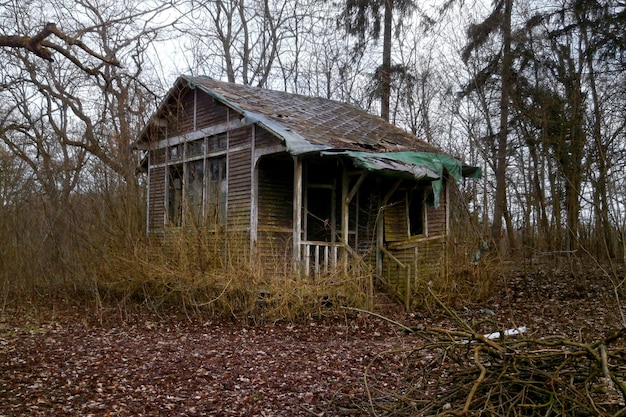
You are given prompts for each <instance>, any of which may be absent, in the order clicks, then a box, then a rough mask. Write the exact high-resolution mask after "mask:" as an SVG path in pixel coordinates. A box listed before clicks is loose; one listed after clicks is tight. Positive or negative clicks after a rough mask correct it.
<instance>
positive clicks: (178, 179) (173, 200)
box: [167, 165, 183, 226]
mask: <svg viewBox="0 0 626 417" xmlns="http://www.w3.org/2000/svg"><path fill="white" fill-rule="evenodd" d="M168 173H169V174H168V181H167V216H168V217H167V218H168V221H169V223H170V224H171V225H173V226H182V214H183V166H182V165H172V166H170V167H169V169H168Z"/></svg>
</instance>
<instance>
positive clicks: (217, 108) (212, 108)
mask: <svg viewBox="0 0 626 417" xmlns="http://www.w3.org/2000/svg"><path fill="white" fill-rule="evenodd" d="M197 91H198V95H197V99H196V100H197V101H196V103H197V108H196V123H197V126H196V128H197V129H202V128H205V127H208V126H214V125H217V124H220V123H224V122H226V121H228V114H229V110H228V108H227V107H226V106H224V105H221V104H218V103H216V102H215V100H214V99H213V97H211V96H209V95H208V94H206V93H203V92H201V91H199V90H197ZM190 95H191V94H190Z"/></svg>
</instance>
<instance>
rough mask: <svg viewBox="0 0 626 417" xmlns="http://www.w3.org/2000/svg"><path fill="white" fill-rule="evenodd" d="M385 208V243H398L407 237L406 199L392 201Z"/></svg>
mask: <svg viewBox="0 0 626 417" xmlns="http://www.w3.org/2000/svg"><path fill="white" fill-rule="evenodd" d="M389 203H390V204H388V205H387V206H386V207H385V211H384V213H385V215H384V217H385V241H386V242H398V241H403V240H406V239H407V238H408V237H409V225H408V219H407V208H406V199H402V200H394V199H392V200H391V201H390V202H389Z"/></svg>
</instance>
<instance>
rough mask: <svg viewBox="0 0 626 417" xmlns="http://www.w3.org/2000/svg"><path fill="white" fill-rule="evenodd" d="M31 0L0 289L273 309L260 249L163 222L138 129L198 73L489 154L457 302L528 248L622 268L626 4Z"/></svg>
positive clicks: (6, 138)
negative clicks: (308, 99)
mask: <svg viewBox="0 0 626 417" xmlns="http://www.w3.org/2000/svg"><path fill="white" fill-rule="evenodd" d="M26 3H27V4H24V3H23V2H18V1H13V0H9V1H5V2H2V3H1V4H0V54H1V60H2V66H1V68H0V139H1V140H0V297H1V298H0V308H1V307H2V305H7V304H10V303H12V302H13V301H14V300H20V299H28V298H30V297H37V296H45V297H60V298H63V297H85V298H86V299H88V300H92V301H95V302H97V303H104V302H108V301H111V300H113V301H114V302H116V303H121V304H123V303H126V302H132V301H136V300H139V301H141V302H146V303H148V304H149V305H150V306H151V307H155V308H156V307H158V306H159V305H161V304H162V303H166V302H169V301H175V302H177V303H182V305H184V306H186V308H189V309H190V310H195V309H201V308H205V307H207V306H210V308H212V309H215V310H217V312H220V313H224V314H226V315H235V316H237V315H239V314H241V315H244V316H245V315H247V314H248V313H249V311H250V310H251V309H253V308H254V303H255V302H256V298H255V297H256V296H257V294H252V295H250V294H248V295H246V291H247V290H248V288H249V286H248V284H247V283H250V282H259V280H263V279H264V278H263V277H262V276H261V275H260V273H259V272H258V271H256V270H255V269H254V266H253V265H252V266H251V265H239V264H237V263H236V262H234V261H232V260H231V259H230V258H229V257H228V255H227V254H226V255H224V253H222V252H220V251H219V250H217V249H216V248H214V247H212V243H211V242H209V241H205V240H203V239H202V237H201V236H200V237H198V236H194V235H189V234H181V236H179V239H180V245H178V246H177V247H176V248H172V247H171V246H163V245H157V244H154V242H151V241H150V240H149V238H148V237H147V236H146V223H145V206H146V202H145V178H144V177H143V176H142V175H141V174H140V173H139V170H138V166H139V163H140V159H141V157H142V155H141V154H140V153H138V152H136V151H134V150H133V147H132V145H133V142H134V141H135V139H136V138H137V137H138V134H139V132H140V131H141V129H142V128H143V126H144V125H145V123H146V122H147V119H148V117H149V116H150V115H151V114H152V113H153V112H154V111H155V109H156V107H157V106H158V104H159V102H160V100H161V99H162V98H163V97H164V95H165V94H166V92H167V89H168V88H169V86H171V85H172V83H173V81H174V80H175V79H176V77H177V76H178V75H180V74H188V75H207V76H210V77H213V78H216V79H220V80H225V81H230V82H236V83H240V84H249V85H253V86H257V87H263V88H268V89H277V90H284V91H288V92H292V93H298V94H304V95H313V96H321V97H325V98H330V99H334V100H339V101H344V102H348V103H351V104H353V105H355V106H358V107H360V108H363V109H365V110H367V111H369V112H372V113H375V114H382V115H383V116H384V117H387V118H388V119H389V121H390V122H391V123H394V124H396V125H398V126H400V127H402V128H404V129H406V130H407V131H410V132H412V133H414V134H415V135H416V136H417V137H419V138H421V139H424V140H426V141H428V142H430V143H432V144H435V145H437V146H439V147H440V148H442V149H443V150H445V151H446V152H449V153H450V154H452V155H454V156H455V157H457V158H459V159H461V160H463V161H464V162H465V163H467V164H470V165H474V166H479V167H481V168H482V169H483V173H484V174H483V178H482V179H481V180H478V181H474V180H468V181H467V182H465V183H460V184H457V187H458V189H457V190H456V191H457V192H456V193H455V195H456V197H455V199H456V201H457V203H458V204H456V206H455V208H454V210H453V212H452V213H451V220H452V226H451V227H452V233H451V237H450V241H451V243H452V247H453V258H452V261H451V263H452V264H453V267H452V268H451V274H456V277H447V278H446V279H447V280H448V281H443V282H442V283H440V285H438V286H437V288H436V290H437V291H439V295H440V296H442V297H443V298H444V299H446V300H448V299H449V300H450V301H451V302H453V301H454V300H453V299H454V298H459V299H464V298H468V299H472V298H479V297H484V296H485V295H486V293H487V292H488V291H489V289H494V288H496V286H497V284H495V283H497V282H498V281H499V280H500V279H501V278H506V270H507V268H508V265H509V264H511V262H509V261H511V260H513V262H512V263H514V264H516V265H524V267H528V268H532V267H533V266H536V265H545V264H546V263H548V264H550V265H552V267H554V268H557V267H559V268H561V267H564V268H566V269H567V270H568V271H569V272H570V273H572V274H583V273H584V270H585V268H586V267H588V266H593V268H595V269H599V270H601V271H602V274H601V277H602V278H601V279H606V280H611V282H612V284H613V287H614V288H615V289H616V293H617V292H618V290H620V289H622V287H623V285H624V284H623V281H622V279H623V278H622V277H623V273H622V271H623V267H624V263H625V262H626V175H624V174H625V173H626V55H625V54H626V35H625V32H624V29H623V28H624V26H625V25H626V4H625V3H624V1H620V0H612V1H602V0H599V1H584V0H563V1H562V2H552V3H550V4H547V3H546V2H538V1H528V2H521V1H514V0H494V1H485V2H470V1H467V0H465V1H463V0H456V1H454V0H452V1H441V2H429V4H430V3H432V5H428V6H427V5H426V3H425V2H417V1H409V0H395V1H382V0H381V1H371V2H359V1H354V0H346V1H335V2H329V1H325V0H289V1H282V0H281V1H275V0H265V1H249V0H217V1H215V0H212V1H202V0H201V1H195V0H194V1H188V0H171V1H170V2H158V1H154V2H153V1H136V0H124V1H122V2H120V1H112V0H94V1H92V0H78V1H72V2H69V1H66V0H53V1H41V0H29V1H27V2H26ZM51 23H52V25H51ZM235 252H236V250H235ZM217 253H219V256H218V255H217ZM505 260H506V261H505ZM288 269H289V268H288V267H287V266H286V265H284V266H282V267H277V271H276V275H279V276H281V279H282V281H280V280H279V282H280V285H282V286H287V287H290V286H294V289H293V290H292V291H291V290H290V294H294V297H293V299H283V300H282V301H281V302H280V303H278V304H275V306H276V308H275V310H276V311H275V312H273V313H272V314H275V315H276V316H285V315H286V316H289V318H296V317H297V316H298V315H299V314H306V312H307V311H309V310H310V309H318V308H321V307H320V305H318V304H317V303H319V302H320V300H319V297H318V295H319V294H318V293H317V292H316V291H318V288H315V287H310V286H309V287H305V286H302V285H300V287H298V288H297V289H295V288H296V287H297V282H295V281H294V278H293V277H290V276H289V273H288ZM286 271H287V272H286ZM363 274H364V275H365V274H367V271H363ZM363 280H364V281H366V278H363ZM335 281H336V280H335ZM207 282H210V283H211V284H210V285H208V284H207ZM463 283H464V284H463ZM477 283H478V284H481V285H476V284H477ZM444 284H445V285H444ZM448 284H449V285H448ZM319 285H323V283H321V284H319ZM342 285H343V284H342ZM346 285H352V286H353V287H354V288H352V289H346V288H343V287H342V288H341V290H340V291H339V292H341V293H343V294H345V293H350V294H353V299H351V300H350V302H351V303H352V304H354V305H357V306H362V305H363V300H362V297H363V293H362V291H364V290H363V288H362V286H361V284H360V283H359V282H353V283H349V284H346ZM290 288H291V287H290ZM446 288H447V289H446ZM450 288H454V290H453V291H452V292H450ZM227 290H228V294H229V295H230V297H229V298H226V297H225V296H224V294H226V292H227ZM446 291H448V293H446ZM20 297H23V298H20ZM446 297H447V298H446ZM321 302H323V300H322V301H321ZM298 303H300V309H295V310H294V309H293V308H292V307H293V305H295V304H298ZM307 309H308V310H307Z"/></svg>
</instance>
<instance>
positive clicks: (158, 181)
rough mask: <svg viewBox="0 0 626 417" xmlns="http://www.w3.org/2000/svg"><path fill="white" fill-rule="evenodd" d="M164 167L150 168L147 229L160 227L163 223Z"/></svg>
mask: <svg viewBox="0 0 626 417" xmlns="http://www.w3.org/2000/svg"><path fill="white" fill-rule="evenodd" d="M165 172H166V168H165V167H159V168H151V169H150V175H149V177H150V183H149V185H148V188H149V190H150V196H149V199H148V202H149V207H148V219H149V223H148V229H150V230H154V229H162V228H163V226H164V225H165Z"/></svg>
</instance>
